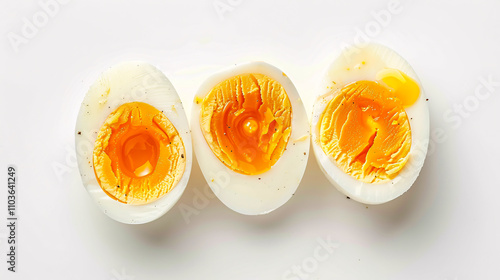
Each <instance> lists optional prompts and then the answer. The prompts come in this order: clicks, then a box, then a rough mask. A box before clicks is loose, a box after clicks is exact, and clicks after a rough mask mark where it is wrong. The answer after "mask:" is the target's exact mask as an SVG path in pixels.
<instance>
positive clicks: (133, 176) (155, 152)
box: [93, 102, 186, 204]
mask: <svg viewBox="0 0 500 280" xmlns="http://www.w3.org/2000/svg"><path fill="white" fill-rule="evenodd" d="M184 153H185V152H184V144H183V142H182V139H181V138H180V136H179V133H178V132H177V130H176V129H175V127H174V125H173V124H172V123H171V122H170V120H169V119H168V118H167V117H166V116H165V115H164V114H163V113H162V112H160V111H159V110H158V109H156V108H155V107H153V106H151V105H148V104H146V103H141V102H131V103H125V104H123V105H121V106H120V107H118V108H117V109H116V110H115V111H113V112H112V113H111V114H109V116H108V117H107V119H106V121H105V122H104V124H103V125H102V127H101V129H100V131H99V134H98V136H97V139H96V141H95V146H94V154H93V166H94V172H95V175H96V178H97V181H98V182H99V185H100V186H101V188H102V189H103V190H104V191H105V192H106V194H108V195H109V196H110V197H111V198H113V199H115V200H118V201H120V202H123V203H127V204H146V203H149V202H152V201H154V200H156V199H158V198H160V197H162V196H163V195H165V194H166V193H168V192H169V191H170V190H171V189H173V188H174V187H175V185H176V184H177V182H178V181H179V180H180V178H181V177H182V174H183V173H184V169H185V165H186V161H185V156H184Z"/></svg>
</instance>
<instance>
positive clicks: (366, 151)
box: [311, 44, 429, 204]
mask: <svg viewBox="0 0 500 280" xmlns="http://www.w3.org/2000/svg"><path fill="white" fill-rule="evenodd" d="M311 137H312V143H313V144H312V146H313V150H314V153H315V155H316V158H317V160H318V163H319V165H320V167H321V169H322V170H323V172H324V173H325V175H326V176H327V178H328V179H329V180H330V182H331V183H332V184H333V185H335V187H336V188H337V189H338V190H339V191H341V192H342V193H344V194H345V195H346V196H348V197H350V198H352V199H354V200H357V201H359V202H362V203H366V204H380V203H384V202H387V201H390V200H393V199H395V198H396V197H398V196H400V195H402V194H403V193H404V192H406V191H407V190H408V189H409V188H410V187H411V185H412V184H413V183H414V181H415V180H416V178H417V176H418V174H419V172H420V170H421V168H422V166H423V163H424V159H425V156H426V153H427V146H428V142H429V110H428V106H427V103H426V97H425V94H424V91H423V88H422V85H421V83H420V81H419V79H418V77H417V75H416V73H415V71H414V70H413V69H412V68H411V67H410V65H409V64H408V63H407V62H406V61H405V60H404V59H403V58H402V57H401V56H399V55H398V54H397V53H396V52H394V51H393V50H391V49H389V48H387V47H385V46H381V45H378V44H368V45H366V46H363V47H359V48H358V47H355V46H353V47H351V48H349V49H346V50H344V52H343V53H342V54H341V55H340V56H339V57H338V58H337V59H336V60H335V61H334V62H333V63H332V64H331V65H330V67H329V69H328V71H327V73H326V75H325V78H324V80H323V82H322V85H321V87H320V93H319V96H318V97H317V99H316V101H315V103H314V109H313V116H312V120H311Z"/></svg>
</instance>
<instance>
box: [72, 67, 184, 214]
mask: <svg viewBox="0 0 500 280" xmlns="http://www.w3.org/2000/svg"><path fill="white" fill-rule="evenodd" d="M75 144H76V149H77V153H76V154H77V162H78V167H79V170H80V175H81V178H82V182H83V185H84V186H85V188H86V190H87V192H88V193H89V195H90V196H91V197H92V199H93V200H94V201H95V202H96V203H97V205H98V206H99V208H100V209H101V210H102V211H103V212H104V213H105V214H106V215H108V216H109V217H111V218H112V219H114V220H116V221H119V222H122V223H126V224H143V223H147V222H150V221H153V220H155V219H157V218H159V217H161V216H162V215H163V214H165V213H166V212H167V211H168V210H169V209H170V208H172V207H173V205H174V204H175V203H176V202H177V201H178V200H179V198H180V197H181V195H182V193H183V192H184V189H185V188H186V185H187V182H188V180H189V176H190V173H191V165H192V144H191V134H190V130H189V125H188V122H187V118H186V115H185V112H184V108H183V106H182V102H181V100H180V98H179V96H178V95H177V92H176V90H175V88H174V87H173V85H172V84H171V83H170V81H169V80H168V78H167V77H166V76H165V75H164V74H163V73H162V72H161V71H160V70H159V69H157V68H156V67H154V66H152V65H150V64H148V63H145V62H140V61H139V62H134V61H133V62H124V63H121V64H118V65H116V66H113V67H111V68H110V69H108V70H107V71H105V72H104V73H102V74H101V76H100V77H99V78H98V79H97V81H95V83H94V84H93V85H92V86H91V87H90V89H89V90H88V92H87V94H86V95H85V97H84V100H83V102H82V105H81V107H80V111H79V114H78V119H77V122H76V130H75Z"/></svg>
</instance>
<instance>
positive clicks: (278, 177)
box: [191, 62, 310, 215]
mask: <svg viewBox="0 0 500 280" xmlns="http://www.w3.org/2000/svg"><path fill="white" fill-rule="evenodd" d="M245 73H260V74H264V75H266V76H268V77H270V78H272V79H274V80H276V81H277V82H279V83H280V84H281V85H282V86H283V87H284V89H285V91H286V93H287V94H288V98H289V100H290V103H291V104H292V124H291V126H292V133H291V135H290V138H289V141H288V143H287V146H286V150H285V151H284V152H283V155H282V156H281V157H280V159H279V160H278V161H277V162H276V163H275V164H274V165H273V166H272V167H271V169H270V170H269V171H267V172H265V173H262V174H258V175H244V174H240V173H237V172H235V171H233V170H231V169H230V168H228V167H227V166H226V165H224V164H223V163H222V162H221V161H220V160H219V159H218V158H217V157H216V156H215V154H214V153H213V152H212V150H211V149H210V147H209V146H208V143H207V142H206V140H205V138H204V136H203V133H202V131H201V128H200V111H201V102H199V104H196V101H195V102H194V104H193V109H192V114H191V131H192V136H193V142H194V144H195V145H194V150H195V153H196V158H197V159H198V163H199V165H200V168H201V171H202V173H203V176H204V177H205V179H206V180H207V182H208V185H209V186H210V188H211V189H212V191H213V192H214V193H215V195H216V196H217V197H218V198H219V199H220V200H221V201H222V202H223V203H224V204H225V205H226V206H227V207H229V208H230V209H232V210H234V211H236V212H238V213H241V214H245V215H260V214H266V213H269V212H271V211H273V210H275V209H276V208H278V207H280V206H281V205H283V204H284V203H285V202H287V201H288V200H289V199H290V198H291V197H292V195H293V194H294V193H295V191H296V190H297V187H298V185H299V183H300V181H301V179H302V176H303V175H304V171H305V168H306V164H307V159H308V156H309V145H310V137H309V126H308V121H307V114H306V111H305V108H304V105H303V103H302V100H301V99H300V96H299V94H298V92H297V90H296V88H295V86H294V85H293V83H292V81H291V80H290V79H289V78H288V77H287V76H286V75H285V74H284V73H283V72H282V71H281V70H279V69H278V68H276V67H274V66H272V65H270V64H267V63H265V62H251V63H246V64H241V65H238V66H235V67H232V68H230V69H227V70H224V71H221V72H219V73H217V74H214V75H213V76H211V77H209V78H208V79H207V80H206V81H205V82H204V83H203V84H202V85H201V86H200V88H199V90H198V92H197V94H196V96H195V100H197V99H203V98H204V97H205V96H206V95H207V94H208V93H209V92H210V91H211V90H212V88H213V87H215V86H216V85H217V84H219V83H220V82H222V81H224V80H227V79H229V78H231V77H233V76H236V75H240V74H245Z"/></svg>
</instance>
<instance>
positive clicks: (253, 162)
mask: <svg viewBox="0 0 500 280" xmlns="http://www.w3.org/2000/svg"><path fill="white" fill-rule="evenodd" d="M291 121H292V105H291V103H290V100H289V99H288V95H287V93H286V92H285V89H284V88H283V86H282V85H281V84H280V83H278V82H277V81H275V80H273V79H271V78H269V77H267V76H265V75H262V74H243V75H238V76H234V77H232V78H230V79H227V80H225V81H223V82H221V83H219V84H218V85H217V86H215V87H214V88H213V89H212V90H211V91H210V92H209V93H208V94H207V96H206V97H205V98H204V99H203V101H202V104H201V114H200V125H201V130H202V132H203V136H204V137H205V140H206V141H207V143H208V145H209V146H210V149H211V150H212V152H213V153H214V154H215V155H216V156H217V158H218V159H219V160H220V161H221V162H223V163H224V164H225V165H226V166H227V167H229V168H231V169H232V170H233V171H236V172H239V173H242V174H247V175H256V174H260V173H263V172H266V171H268V170H269V169H270V168H271V167H272V166H273V165H274V164H275V163H276V161H278V159H279V158H280V157H281V155H282V154H283V152H284V151H285V148H286V145H287V143H288V139H289V138H290V133H291V129H292V128H291Z"/></svg>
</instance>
